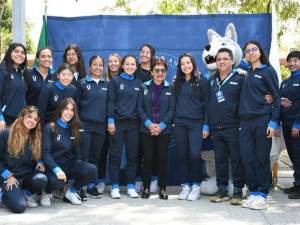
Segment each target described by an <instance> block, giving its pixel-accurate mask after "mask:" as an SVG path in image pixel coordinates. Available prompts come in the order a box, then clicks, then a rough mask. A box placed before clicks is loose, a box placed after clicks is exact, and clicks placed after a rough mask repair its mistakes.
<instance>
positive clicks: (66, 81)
mask: <svg viewBox="0 0 300 225" xmlns="http://www.w3.org/2000/svg"><path fill="white" fill-rule="evenodd" d="M73 76H74V75H73V73H72V71H70V70H69V69H64V70H62V71H61V72H60V73H59V74H57V78H58V80H59V81H60V82H61V83H62V85H64V86H68V85H70V84H71V83H72V80H73Z"/></svg>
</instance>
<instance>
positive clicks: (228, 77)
mask: <svg viewBox="0 0 300 225" xmlns="http://www.w3.org/2000/svg"><path fill="white" fill-rule="evenodd" d="M233 74H234V72H233V71H231V73H230V74H229V75H228V76H227V77H226V78H225V80H224V81H223V82H222V84H220V81H219V78H218V77H217V78H216V81H217V85H218V91H219V90H220V89H221V87H222V86H223V85H224V84H225V83H226V82H227V81H228V80H229V79H230V78H231V77H232V76H233Z"/></svg>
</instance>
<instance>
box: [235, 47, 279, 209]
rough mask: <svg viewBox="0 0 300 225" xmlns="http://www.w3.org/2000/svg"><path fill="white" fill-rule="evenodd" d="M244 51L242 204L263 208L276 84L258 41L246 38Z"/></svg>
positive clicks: (276, 114)
mask: <svg viewBox="0 0 300 225" xmlns="http://www.w3.org/2000/svg"><path fill="white" fill-rule="evenodd" d="M244 53H245V57H246V60H247V61H248V63H250V64H251V69H250V70H249V71H248V75H247V76H246V78H245V80H244V83H243V86H242V91H241V96H240V105H239V115H240V128H239V130H240V132H239V140H240V152H241V157H242V162H243V166H244V171H245V178H246V184H247V186H248V189H249V191H250V196H249V198H248V199H247V200H245V201H244V202H243V204H242V206H243V207H248V208H251V209H263V208H266V207H267V206H268V201H267V194H268V192H269V187H270V183H271V168H270V151H271V145H272V139H271V137H273V136H275V129H276V128H277V126H278V125H277V124H278V121H279V114H280V96H279V87H278V79H277V75H276V72H275V70H274V69H273V68H272V66H271V65H270V62H269V60H268V59H267V57H266V55H265V53H264V50H263V48H262V47H261V45H260V43H259V42H257V41H249V42H247V43H246V44H245V46H244ZM267 93H271V95H272V96H273V104H270V103H268V102H267V101H266V100H265V95H266V94H267Z"/></svg>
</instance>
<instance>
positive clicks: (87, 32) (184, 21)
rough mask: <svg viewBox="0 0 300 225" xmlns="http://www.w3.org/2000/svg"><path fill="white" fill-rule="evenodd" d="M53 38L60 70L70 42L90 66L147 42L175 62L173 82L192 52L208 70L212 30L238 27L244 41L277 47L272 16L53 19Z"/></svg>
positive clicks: (50, 25)
mask: <svg viewBox="0 0 300 225" xmlns="http://www.w3.org/2000/svg"><path fill="white" fill-rule="evenodd" d="M47 21H48V40H49V45H50V46H52V47H53V49H54V68H57V66H58V65H59V64H60V63H61V62H62V54H63V51H64V49H65V47H66V46H67V45H68V44H70V43H76V44H78V45H79V46H80V47H81V49H82V51H83V54H84V58H85V63H86V66H87V63H88V60H89V58H90V57H91V56H92V55H94V54H100V55H101V56H103V57H104V58H105V59H107V56H108V55H109V54H110V53H112V52H117V53H119V54H120V55H121V56H124V55H126V54H134V55H136V56H138V55H139V51H138V50H139V47H140V46H141V45H142V44H143V43H149V44H152V45H153V46H154V47H155V49H156V53H157V54H156V55H158V56H164V57H165V59H166V61H167V62H168V64H169V73H168V80H170V79H171V78H172V77H173V75H174V73H175V72H176V66H177V63H178V61H177V59H178V56H179V55H180V54H181V53H183V52H190V53H192V54H193V55H194V56H195V58H196V61H197V64H198V66H199V69H200V71H202V72H204V71H205V68H204V67H203V65H202V61H201V55H202V51H203V48H204V47H205V46H206V45H207V44H208V38H207V30H208V29H213V30H215V31H216V32H218V33H219V34H220V35H221V36H223V35H224V32H225V28H226V26H227V25H228V24H229V23H233V24H234V25H235V27H236V31H237V35H238V43H239V44H240V45H241V46H243V45H244V44H245V43H246V42H247V41H248V40H252V39H255V40H258V41H260V42H261V43H262V46H263V48H264V49H265V51H266V52H267V53H269V51H270V46H271V33H272V21H271V14H218V15H199V16H167V15H153V16H87V17H75V18H65V17H53V16H48V20H47Z"/></svg>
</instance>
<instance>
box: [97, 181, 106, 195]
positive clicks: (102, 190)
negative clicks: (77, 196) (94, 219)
mask: <svg viewBox="0 0 300 225" xmlns="http://www.w3.org/2000/svg"><path fill="white" fill-rule="evenodd" d="M96 188H97V190H98V192H99V193H100V194H103V193H104V189H105V183H104V182H100V183H98V184H97V185H96Z"/></svg>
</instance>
